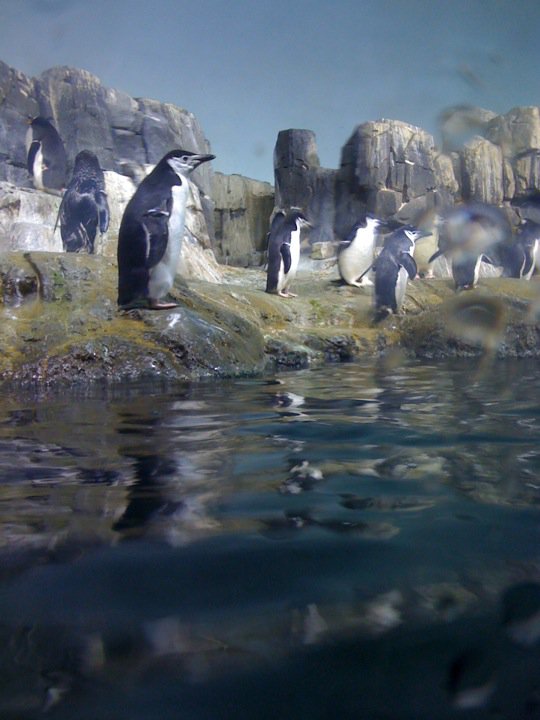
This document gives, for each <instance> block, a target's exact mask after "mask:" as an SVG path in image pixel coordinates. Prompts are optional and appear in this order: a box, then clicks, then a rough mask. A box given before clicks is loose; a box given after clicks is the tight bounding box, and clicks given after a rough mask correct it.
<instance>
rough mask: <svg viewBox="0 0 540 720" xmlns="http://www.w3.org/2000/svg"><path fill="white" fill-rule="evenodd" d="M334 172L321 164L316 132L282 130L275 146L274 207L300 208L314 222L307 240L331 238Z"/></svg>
mask: <svg viewBox="0 0 540 720" xmlns="http://www.w3.org/2000/svg"><path fill="white" fill-rule="evenodd" d="M336 177H337V172H336V171H335V170H328V169H326V168H321V166H320V162H319V155H318V151H317V144H316V140H315V133H313V132H312V131H311V130H292V129H291V130H282V131H281V132H280V133H279V134H278V137H277V141H276V145H275V148H274V178H275V188H276V200H275V209H276V210H282V209H285V210H286V209H289V208H292V207H297V208H300V209H301V210H302V211H303V212H304V213H305V215H306V217H307V219H308V220H309V222H310V223H311V224H312V225H313V227H312V229H311V230H310V232H309V243H310V244H313V243H316V242H332V241H333V240H334V214H335V183H336Z"/></svg>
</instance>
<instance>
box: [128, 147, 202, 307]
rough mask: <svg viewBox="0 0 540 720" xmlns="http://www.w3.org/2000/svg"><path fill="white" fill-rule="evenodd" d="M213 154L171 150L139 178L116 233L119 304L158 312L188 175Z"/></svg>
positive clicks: (176, 249) (175, 249)
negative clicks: (139, 181)
mask: <svg viewBox="0 0 540 720" xmlns="http://www.w3.org/2000/svg"><path fill="white" fill-rule="evenodd" d="M214 158H215V155H201V154H196V153H193V152H189V151H188V150H171V152H168V153H167V154H166V155H165V156H164V157H162V158H161V160H160V161H159V162H158V164H157V165H156V167H155V168H154V169H153V170H152V172H151V173H150V174H149V175H147V177H145V178H144V180H143V181H142V182H141V184H140V185H139V187H138V188H137V190H136V192H135V194H134V195H133V197H132V198H131V200H130V201H129V203H128V204H127V207H126V209H125V211H124V215H123V216H122V222H121V224H120V231H119V234H118V305H119V306H120V307H121V308H125V309H127V308H131V307H148V308H150V309H152V310H163V309H169V308H172V307H176V303H162V302H160V298H162V297H163V296H164V295H165V294H166V293H167V292H169V290H170V289H171V287H172V284H173V282H174V277H175V275H176V267H177V264H178V259H179V257H180V250H181V247H182V238H183V235H184V225H185V217H186V202H187V199H188V193H189V188H188V177H189V175H190V174H191V173H192V172H193V170H195V168H197V167H199V165H201V164H202V163H204V162H208V161H209V160H213V159H214Z"/></svg>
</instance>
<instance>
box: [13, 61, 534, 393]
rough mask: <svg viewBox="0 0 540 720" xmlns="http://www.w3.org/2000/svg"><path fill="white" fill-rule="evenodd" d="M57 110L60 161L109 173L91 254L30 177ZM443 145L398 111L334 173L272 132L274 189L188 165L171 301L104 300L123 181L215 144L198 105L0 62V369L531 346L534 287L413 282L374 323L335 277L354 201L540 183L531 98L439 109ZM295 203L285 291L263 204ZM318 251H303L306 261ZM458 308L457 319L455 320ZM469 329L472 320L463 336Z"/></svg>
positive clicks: (31, 378)
mask: <svg viewBox="0 0 540 720" xmlns="http://www.w3.org/2000/svg"><path fill="white" fill-rule="evenodd" d="M36 115H45V116H46V117H50V118H52V121H53V124H54V125H55V126H56V127H57V129H58V131H59V133H60V135H61V136H62V138H63V140H64V143H65V146H66V150H67V154H68V160H69V161H70V162H73V160H74V158H75V155H76V154H77V152H79V151H80V150H82V149H88V150H91V151H92V152H94V153H95V154H96V155H97V156H98V158H99V160H100V163H101V166H102V167H103V169H104V170H105V177H106V185H107V192H108V197H109V205H110V208H111V224H110V227H109V230H108V232H107V234H106V235H105V236H104V237H103V238H102V239H101V240H100V242H99V243H98V247H97V254H96V255H95V256H88V255H81V254H78V255H74V254H65V253H63V252H61V247H62V246H61V242H60V238H59V231H58V230H56V232H54V225H55V220H56V214H57V211H58V206H59V203H60V196H59V195H55V194H54V193H44V192H39V191H36V190H34V189H33V188H32V184H31V180H30V177H29V175H28V172H27V170H26V152H25V134H26V128H27V124H26V121H27V118H28V117H29V116H36ZM441 132H442V145H441V148H437V147H436V146H435V141H434V139H433V137H432V136H431V135H430V134H429V133H427V132H425V131H424V130H422V129H420V128H417V127H414V126H411V125H408V124H406V123H403V122H400V121H397V120H378V121H370V122H364V123H362V124H360V125H358V127H357V128H355V129H354V131H353V132H352V134H351V136H350V138H349V139H348V140H347V142H346V143H345V145H344V146H343V148H342V153H341V165H340V168H339V169H327V168H322V167H320V162H319V158H318V153H317V146H316V140H315V135H314V133H313V132H311V131H309V130H284V131H282V132H280V133H279V135H278V138H277V142H276V147H275V157H274V172H275V187H272V186H271V185H270V184H269V183H265V182H260V181H257V180H252V179H249V178H245V177H241V176H240V175H231V176H226V175H222V174H220V173H214V172H213V171H212V169H211V167H210V166H203V167H202V168H201V169H200V170H198V171H196V173H194V178H193V179H194V182H193V183H192V185H191V190H192V192H191V200H190V204H189V212H188V218H187V222H186V237H185V241H184V248H183V253H182V258H181V261H180V266H179V275H178V277H177V282H176V284H175V287H174V288H173V291H172V295H173V296H174V297H175V298H176V299H177V300H178V301H179V303H180V305H179V308H178V309H176V310H173V311H170V312H161V313H155V312H151V311H132V312H131V313H128V314H119V313H118V312H117V309H116V267H115V255H116V242H117V233H118V228H119V224H120V219H121V216H122V212H123V209H124V207H125V205H126V203H127V202H128V200H129V198H130V197H131V194H132V193H133V192H134V189H135V187H136V184H137V183H138V182H139V181H140V179H141V178H142V177H143V176H144V174H145V173H146V172H147V170H148V167H149V166H152V165H153V164H155V163H156V162H157V161H158V160H159V159H160V158H161V156H162V155H163V154H165V152H167V151H168V150H170V149H172V148H173V147H185V148H186V149H189V150H193V151H195V152H208V151H209V149H210V147H209V143H208V141H207V140H206V138H205V136H204V133H203V131H202V129H201V127H200V125H199V123H198V122H197V119H196V118H195V117H194V115H193V114H192V113H190V112H188V111H187V110H184V109H181V108H179V107H176V106H173V105H170V104H166V103H160V102H158V101H155V100H148V99H134V98H132V97H130V96H129V95H127V94H126V93H123V92H121V91H118V90H113V89H109V88H106V87H104V86H103V85H102V84H101V82H100V81H99V80H98V79H97V78H96V77H94V76H93V75H91V74H90V73H88V72H86V71H84V70H77V69H72V68H66V67H58V68H52V69H50V70H47V71H46V72H44V73H43V74H42V75H40V76H39V77H38V78H29V77H27V76H25V75H24V74H22V73H20V72H18V71H17V70H14V69H13V68H10V67H9V66H7V65H5V64H4V63H2V62H0V312H1V314H2V323H1V325H0V343H1V346H2V354H1V356H0V381H2V382H5V383H6V382H7V383H19V382H22V383H25V384H26V383H30V384H32V383H39V384H42V383H43V384H55V383H62V384H65V383H66V382H76V383H79V382H83V383H84V382H87V381H89V380H105V381H109V380H113V381H116V380H125V379H131V380H134V379H142V378H145V377H150V376H151V377H155V376H156V375H160V376H162V377H164V378H170V379H179V380H193V379H196V378H200V377H205V376H235V375H245V374H256V373H262V372H264V371H265V369H269V368H287V367H305V366H309V365H311V364H313V363H317V362H324V361H329V360H330V361H331V360H348V359H353V358H357V357H361V356H373V355H375V354H380V353H388V352H389V351H390V350H396V351H397V352H400V353H405V354H407V355H409V356H419V357H430V358H443V357H448V356H456V355H479V354H481V353H486V352H487V353H491V354H493V355H494V356H511V357H526V356H538V355H539V354H540V324H539V317H540V290H539V283H538V280H537V279H535V278H533V280H532V281H531V282H526V281H522V280H511V279H502V278H486V279H483V280H482V281H481V283H480V286H479V287H478V288H477V289H476V290H474V291H471V292H470V293H467V298H468V299H467V300H466V301H464V302H462V301H459V303H458V304H456V297H455V293H454V290H453V283H452V280H451V278H448V277H440V278H436V279H434V280H416V281H414V282H412V283H409V286H408V294H407V299H406V303H405V306H404V313H403V316H402V317H392V318H390V319H389V320H388V321H386V322H384V323H382V324H379V325H374V324H373V322H372V316H371V293H370V291H369V290H365V289H358V288H354V287H343V286H340V285H339V284H338V283H337V282H336V281H337V277H338V275H337V270H336V269H335V261H334V260H333V259H332V256H333V254H334V250H335V243H336V241H337V240H339V239H341V238H343V237H345V236H346V235H347V233H348V231H349V230H350V228H351V227H352V225H353V224H354V223H355V222H356V221H357V220H358V217H359V216H360V215H362V214H363V213H365V212H366V210H367V211H370V212H373V213H375V214H376V215H377V216H379V217H381V218H384V219H392V220H397V221H399V222H403V223H405V222H417V221H418V218H419V217H421V216H423V215H424V214H425V213H429V212H430V211H432V210H435V209H437V208H438V207H440V206H441V204H443V205H446V206H448V205H452V204H453V203H456V202H459V201H462V200H464V201H469V200H479V201H483V202H487V203H490V204H494V205H497V206H500V207H503V208H504V209H505V212H506V213H507V214H508V217H509V219H510V221H511V222H513V223H515V222H517V216H516V214H515V211H514V210H513V209H512V207H511V201H513V200H516V199H518V200H519V198H521V197H525V196H526V195H528V194H529V193H530V192H531V191H536V190H540V110H539V108H538V107H525V108H515V109H513V110H511V111H510V112H508V113H507V114H506V115H502V116H497V115H495V114H494V113H490V112H488V111H486V110H481V109H478V108H457V109H454V110H453V111H452V112H449V113H448V114H447V115H446V116H445V117H443V119H442V126H441ZM287 206H298V207H302V208H303V209H304V210H305V212H306V214H307V216H308V218H309V219H310V221H311V222H312V223H313V224H314V226H315V227H314V229H313V230H312V231H311V233H310V237H309V239H308V240H307V241H306V242H305V249H304V253H305V257H304V258H303V261H302V264H301V270H300V272H299V276H298V279H297V282H296V284H295V288H294V289H295V291H296V292H297V293H298V297H297V298H296V299H293V300H288V301H286V300H283V299H282V298H279V297H276V296H271V295H267V294H265V293H264V292H263V290H264V285H265V275H264V271H263V262H264V252H265V244H266V233H267V230H268V225H269V220H270V217H271V214H272V212H273V210H274V208H280V207H287ZM316 257H318V258H320V259H314V258H316ZM456 318H457V321H456ZM471 326H473V328H474V327H478V328H480V330H479V331H478V332H476V333H475V332H471Z"/></svg>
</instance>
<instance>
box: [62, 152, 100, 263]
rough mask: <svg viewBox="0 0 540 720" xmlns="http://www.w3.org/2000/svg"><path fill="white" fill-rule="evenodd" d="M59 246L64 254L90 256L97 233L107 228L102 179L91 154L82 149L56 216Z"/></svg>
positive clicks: (96, 162)
mask: <svg viewBox="0 0 540 720" xmlns="http://www.w3.org/2000/svg"><path fill="white" fill-rule="evenodd" d="M58 219H59V222H60V233H61V235H62V245H63V247H64V250H65V251H66V252H80V251H85V252H88V253H93V252H94V249H95V247H94V246H95V239H96V234H97V230H98V228H99V231H100V233H102V234H103V233H105V232H106V231H107V228H108V227H109V205H108V202H107V193H106V191H105V177H104V175H103V170H102V169H101V167H100V165H99V161H98V159H97V157H96V156H95V155H94V153H91V152H90V151H89V150H82V151H81V152H80V153H79V154H78V155H77V157H76V158H75V166H74V168H73V174H72V177H71V180H70V182H69V184H68V187H67V189H66V192H65V193H64V196H63V198H62V202H61V204H60V210H59V213H58Z"/></svg>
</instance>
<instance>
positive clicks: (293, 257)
mask: <svg viewBox="0 0 540 720" xmlns="http://www.w3.org/2000/svg"><path fill="white" fill-rule="evenodd" d="M303 227H311V224H310V223H309V222H308V221H307V219H306V217H305V216H304V215H303V214H302V213H301V212H300V210H289V212H287V213H286V214H285V215H281V216H280V215H279V213H278V214H276V216H275V217H274V220H273V221H272V226H271V228H270V233H269V235H268V269H267V275H266V292H267V293H273V294H277V295H279V296H280V297H285V298H289V297H296V295H295V294H294V293H292V292H290V290H289V287H290V285H291V283H292V281H293V280H294V278H295V277H296V272H297V270H298V261H299V260H300V232H301V230H302V228H303Z"/></svg>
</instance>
